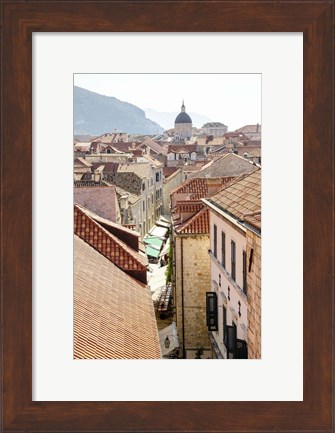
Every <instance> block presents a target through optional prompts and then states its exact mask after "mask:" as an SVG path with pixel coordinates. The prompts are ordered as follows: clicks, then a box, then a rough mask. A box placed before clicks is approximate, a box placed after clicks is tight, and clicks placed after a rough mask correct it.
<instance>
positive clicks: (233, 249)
mask: <svg viewBox="0 0 335 433" xmlns="http://www.w3.org/2000/svg"><path fill="white" fill-rule="evenodd" d="M231 277H232V279H233V280H234V281H236V244H235V242H234V241H231Z"/></svg>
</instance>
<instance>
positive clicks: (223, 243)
mask: <svg viewBox="0 0 335 433" xmlns="http://www.w3.org/2000/svg"><path fill="white" fill-rule="evenodd" d="M221 265H222V266H223V267H224V268H225V267H226V234H225V233H224V232H221Z"/></svg>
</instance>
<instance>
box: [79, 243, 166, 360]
mask: <svg viewBox="0 0 335 433" xmlns="http://www.w3.org/2000/svg"><path fill="white" fill-rule="evenodd" d="M74 358H76V359H87V358H91V359H98V358H104V359H106V358H109V359H157V358H161V351H160V345H159V337H158V331H157V324H156V320H155V313H154V307H153V303H152V299H151V294H150V290H149V288H148V287H147V286H145V287H143V286H142V285H141V284H140V283H138V282H136V280H134V279H133V278H131V277H130V276H128V275H127V274H125V273H124V272H123V271H122V270H121V269H119V268H118V267H117V266H116V265H115V264H114V263H113V262H111V261H110V260H108V259H107V258H105V257H104V256H103V255H101V254H100V253H99V252H97V251H95V250H94V249H93V248H92V247H91V246H90V245H88V244H87V243H86V242H84V241H83V240H82V239H80V238H79V237H78V236H76V235H75V236H74Z"/></svg>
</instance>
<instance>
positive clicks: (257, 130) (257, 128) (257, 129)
mask: <svg viewBox="0 0 335 433" xmlns="http://www.w3.org/2000/svg"><path fill="white" fill-rule="evenodd" d="M256 132H259V123H257V126H256Z"/></svg>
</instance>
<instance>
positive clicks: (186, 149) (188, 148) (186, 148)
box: [168, 144, 197, 153]
mask: <svg viewBox="0 0 335 433" xmlns="http://www.w3.org/2000/svg"><path fill="white" fill-rule="evenodd" d="M196 148H197V146H196V144H170V146H169V149H168V153H171V152H172V153H192V152H196Z"/></svg>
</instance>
